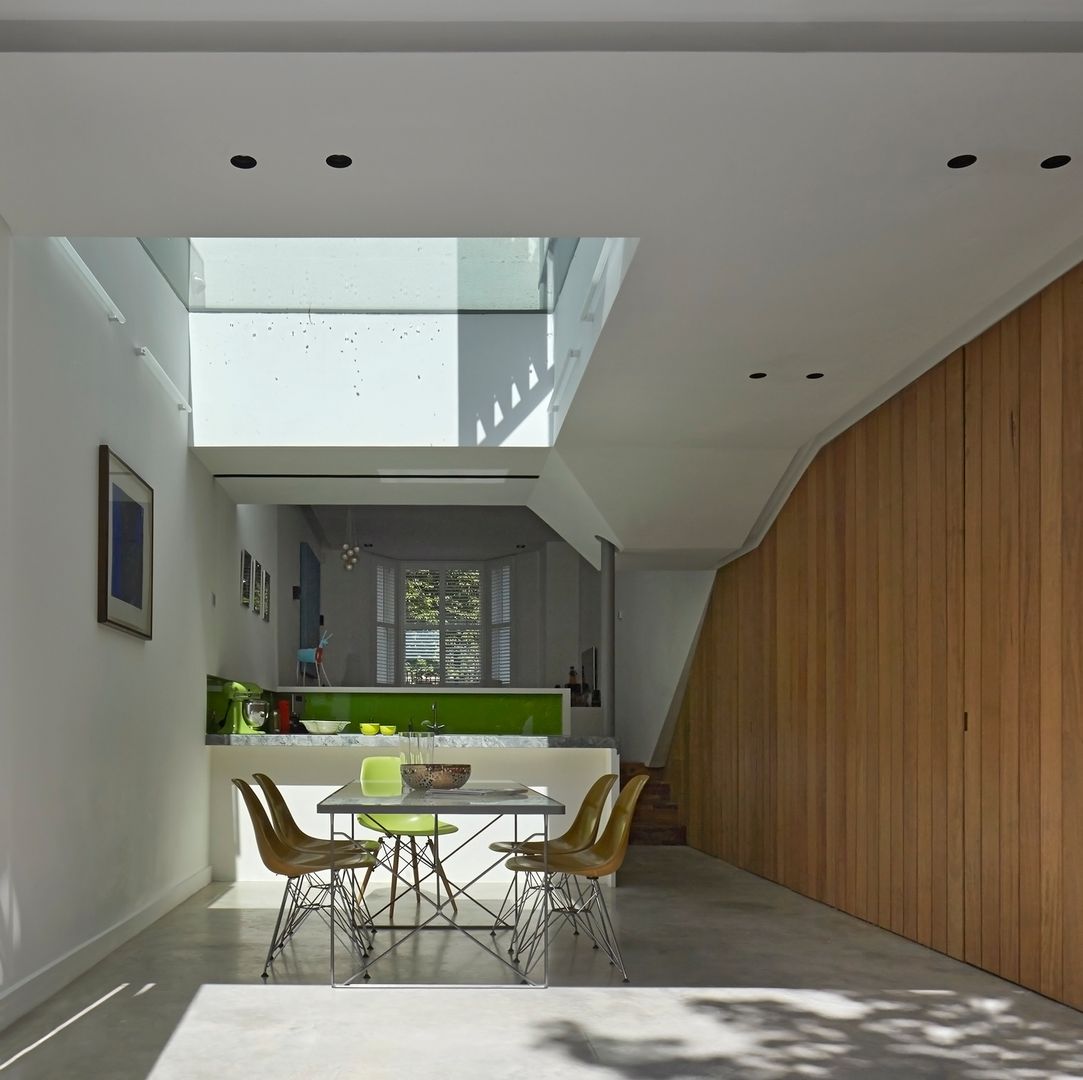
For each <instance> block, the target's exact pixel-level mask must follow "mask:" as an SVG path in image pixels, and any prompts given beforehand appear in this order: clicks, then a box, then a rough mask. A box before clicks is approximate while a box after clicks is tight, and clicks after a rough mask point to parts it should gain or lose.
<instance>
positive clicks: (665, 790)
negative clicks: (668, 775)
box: [620, 761, 686, 844]
mask: <svg viewBox="0 0 1083 1080" xmlns="http://www.w3.org/2000/svg"><path fill="white" fill-rule="evenodd" d="M641 773H646V775H647V776H649V777H650V780H648V781H647V786H646V787H645V788H644V789H643V793H642V794H641V795H640V796H639V802H638V803H637V804H636V812H635V817H634V818H632V834H631V843H633V844H683V843H685V842H686V836H685V827H684V826H683V825H682V824H681V821H680V811H679V808H678V806H677V804H676V803H675V802H674V801H673V792H672V790H671V789H670V786H669V784H667V783H666V782H665V780H663V779H662V770H661V769H657V768H650V767H649V766H647V765H643V764H641V763H640V762H636V761H627V762H623V761H622V762H621V766H620V783H621V787H624V785H625V784H626V783H627V782H628V781H629V780H630V779H631V778H632V777H633V776H638V775H640V774H641Z"/></svg>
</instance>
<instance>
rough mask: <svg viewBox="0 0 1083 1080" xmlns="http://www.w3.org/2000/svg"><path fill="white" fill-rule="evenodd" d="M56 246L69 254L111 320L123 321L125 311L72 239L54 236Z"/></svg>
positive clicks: (70, 259) (71, 261) (69, 257)
mask: <svg viewBox="0 0 1083 1080" xmlns="http://www.w3.org/2000/svg"><path fill="white" fill-rule="evenodd" d="M53 239H54V240H55V241H56V246H57V247H58V248H60V250H61V251H62V252H64V254H65V255H66V256H67V259H68V261H69V262H70V263H71V264H72V266H74V267H75V269H76V270H77V271H78V272H79V276H80V277H81V278H82V279H83V281H85V282H86V285H87V288H88V289H90V291H91V292H92V293H93V294H94V297H95V299H96V300H97V301H98V303H99V304H101V306H102V307H103V308H104V309H105V314H106V315H107V316H108V318H109V321H110V322H115V323H123V322H124V321H125V318H124V312H122V311H121V310H120V308H118V307H117V305H116V304H114V303H113V298H112V297H111V296H110V295H109V294H108V293H107V292H106V291H105V286H104V285H103V284H102V283H101V282H100V281H99V280H98V279H97V278H96V277H95V276H94V271H93V270H91V269H90V267H89V266H87V264H86V263H85V262H83V259H82V256H81V255H80V254H79V252H78V251H76V250H75V248H74V247H72V243H71V241H70V240H69V239H68V238H67V237H66V236H54V237H53Z"/></svg>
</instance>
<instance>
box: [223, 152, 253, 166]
mask: <svg viewBox="0 0 1083 1080" xmlns="http://www.w3.org/2000/svg"><path fill="white" fill-rule="evenodd" d="M229 163H230V165H232V166H233V167H234V168H235V169H254V168H255V167H256V159H255V158H254V157H251V156H249V155H248V154H234V155H233V157H231V158H230V159H229Z"/></svg>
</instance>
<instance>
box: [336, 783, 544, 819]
mask: <svg viewBox="0 0 1083 1080" xmlns="http://www.w3.org/2000/svg"><path fill="white" fill-rule="evenodd" d="M316 810H317V811H318V812H319V813H321V814H544V815H549V814H563V813H564V804H563V803H561V802H558V801H557V800H556V799H551V798H550V797H549V796H548V795H543V794H542V793H541V792H540V791H535V790H534V789H533V788H528V787H525V786H524V785H523V784H516V783H515V782H514V781H510V780H491V781H489V780H477V781H472V780H468V781H467V782H466V783H465V784H464V785H463V786H462V787H461V788H458V789H457V790H455V791H439V792H432V791H401V792H396V793H393V794H383V795H372V794H364V793H362V790H361V784H360V782H359V781H357V780H354V781H352V782H351V783H349V784H344V785H343V786H342V787H340V788H339V789H338V791H334V792H332V793H331V794H330V795H328V796H327V798H326V799H323V800H321V801H320V802H319V803H317V804H316Z"/></svg>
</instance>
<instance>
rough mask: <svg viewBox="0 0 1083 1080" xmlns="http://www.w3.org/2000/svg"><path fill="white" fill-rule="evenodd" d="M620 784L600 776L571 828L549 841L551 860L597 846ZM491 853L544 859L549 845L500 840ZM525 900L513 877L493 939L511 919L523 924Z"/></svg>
mask: <svg viewBox="0 0 1083 1080" xmlns="http://www.w3.org/2000/svg"><path fill="white" fill-rule="evenodd" d="M616 782H617V774H616V773H606V774H605V775H604V776H599V777H598V779H597V780H595V781H594V783H593V784H591V785H590V790H589V791H588V792H587V793H586V795H585V796H584V797H583V801H582V802H581V803H580V804H579V810H578V812H577V813H576V815H575V819H574V820H573V821H572V823H571V825H570V826H569V828H568V829H567V830H566V831H565V832H564V833H562V834H561V835H560V836H555V837H553V839H552V840H550V841H549V855H550V856H552V855H568V854H570V853H571V852H573V851H582V850H583V849H584V848H588V847H590V845H591V844H593V843H594V841H595V839H596V838H597V836H598V826H599V825H600V824H601V820H602V810H603V809H604V807H605V800H606V799H607V798H608V797H609V792H610V790H611V789H612V787H613V785H614V784H615V783H616ZM489 850H490V851H497V852H504V853H506V854H509V855H530V856H533V857H535V858H538V859H541V858H542V857H543V856H544V855H545V850H546V845H545V841H543V840H520V841H514V840H498V841H497V842H496V843H495V844H490V845H489ZM525 896H526V891H525V890H524V892H523V894H522V895H520V893H519V878H518V875H513V876H512V880H511V883H510V884H509V885H508V891H507V892H506V893H505V894H504V901H503V903H502V904H501V905H500V910H499V912H497V916H496V921H495V922H494V923H493V928H492V930H491V931H490V935H495V934H496V932H497V930H501V929H507V927H508V925H509V924H508V923H507V922H506V921H505V920H506V919H507V918H509V917H510V918H511V920H512V924H514V923H516V922H518V921H519V917H520V915H521V914H522V899H523V897H525ZM509 902H510V907H509ZM572 922H573V924H574V922H575V920H574V919H573V920H572ZM575 932H576V933H577V934H578V933H579V928H578V927H575Z"/></svg>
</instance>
